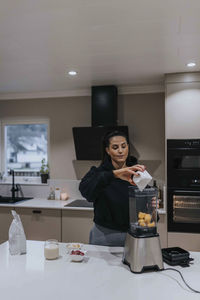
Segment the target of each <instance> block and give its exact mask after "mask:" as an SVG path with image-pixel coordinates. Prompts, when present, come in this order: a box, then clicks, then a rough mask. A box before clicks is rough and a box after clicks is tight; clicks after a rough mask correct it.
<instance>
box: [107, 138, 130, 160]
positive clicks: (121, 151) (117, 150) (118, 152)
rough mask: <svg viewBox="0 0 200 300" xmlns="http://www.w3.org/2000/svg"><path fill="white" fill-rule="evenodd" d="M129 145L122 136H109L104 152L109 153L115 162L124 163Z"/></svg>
mask: <svg viewBox="0 0 200 300" xmlns="http://www.w3.org/2000/svg"><path fill="white" fill-rule="evenodd" d="M128 151H129V146H128V143H127V140H126V138H125V137H123V136H113V137H112V138H110V143H109V146H108V147H107V148H106V152H107V153H108V155H110V157H111V160H112V161H114V162H116V163H117V164H122V163H125V161H126V159H127V156H128Z"/></svg>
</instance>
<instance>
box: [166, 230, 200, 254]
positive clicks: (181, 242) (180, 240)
mask: <svg viewBox="0 0 200 300" xmlns="http://www.w3.org/2000/svg"><path fill="white" fill-rule="evenodd" d="M168 247H181V248H183V249H185V250H187V251H200V234H199V233H184V232H168Z"/></svg>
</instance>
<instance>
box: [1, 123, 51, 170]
mask: <svg viewBox="0 0 200 300" xmlns="http://www.w3.org/2000/svg"><path fill="white" fill-rule="evenodd" d="M47 132H48V125H47V124H19V125H18V124H17V125H6V126H5V153H6V171H7V172H9V170H10V169H14V170H15V171H16V175H22V176H37V175H38V172H39V170H40V167H41V160H42V159H43V158H45V160H46V161H47V146H48V145H47Z"/></svg>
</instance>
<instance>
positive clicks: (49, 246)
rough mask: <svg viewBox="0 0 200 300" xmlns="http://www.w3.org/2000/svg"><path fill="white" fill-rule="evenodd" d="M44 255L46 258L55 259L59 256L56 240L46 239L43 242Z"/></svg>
mask: <svg viewBox="0 0 200 300" xmlns="http://www.w3.org/2000/svg"><path fill="white" fill-rule="evenodd" d="M44 256H45V258H46V259H56V258H58V257H59V243H58V241H57V240H54V239H51V240H47V241H46V242H45V244H44Z"/></svg>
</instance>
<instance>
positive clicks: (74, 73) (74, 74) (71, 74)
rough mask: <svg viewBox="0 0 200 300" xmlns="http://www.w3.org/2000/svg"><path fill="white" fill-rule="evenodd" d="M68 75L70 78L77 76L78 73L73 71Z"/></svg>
mask: <svg viewBox="0 0 200 300" xmlns="http://www.w3.org/2000/svg"><path fill="white" fill-rule="evenodd" d="M68 74H69V75H70V76H76V75H77V72H76V71H73V70H71V71H69V72H68Z"/></svg>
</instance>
